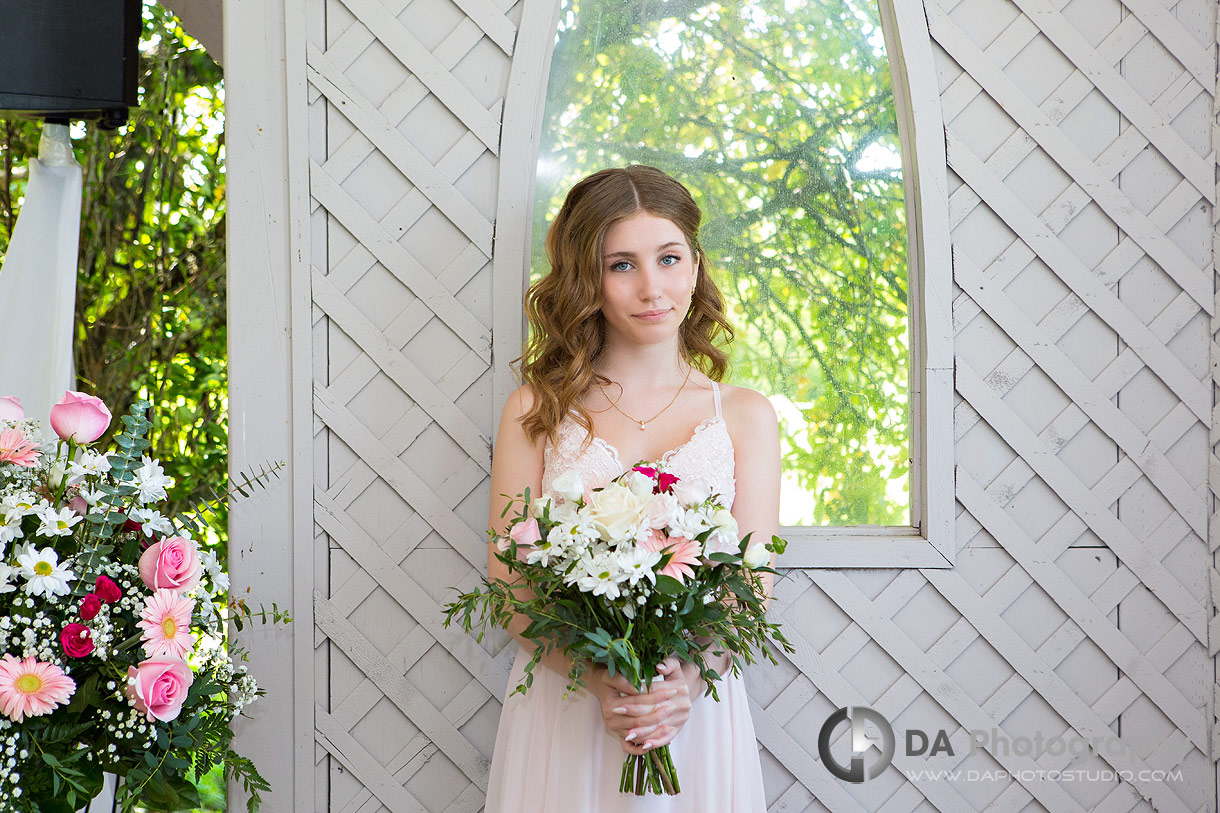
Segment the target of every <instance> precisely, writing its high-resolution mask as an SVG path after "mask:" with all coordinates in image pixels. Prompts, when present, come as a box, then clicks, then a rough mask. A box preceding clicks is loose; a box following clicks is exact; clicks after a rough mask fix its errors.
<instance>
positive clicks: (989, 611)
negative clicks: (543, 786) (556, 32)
mask: <svg viewBox="0 0 1220 813" xmlns="http://www.w3.org/2000/svg"><path fill="white" fill-rule="evenodd" d="M531 2H532V0H531ZM525 5H526V3H525V2H521V3H514V2H513V0H456V1H455V2H452V3H451V2H448V0H415V1H414V2H408V0H312V1H311V3H310V21H309V26H308V28H309V36H310V42H309V44H308V46H307V48H306V50H305V53H306V59H307V66H306V70H307V76H308V80H309V94H310V95H309V99H308V105H309V106H308V111H309V112H308V119H309V123H310V126H309V133H308V140H309V145H310V146H309V151H308V154H309V156H310V157H311V163H310V194H311V205H312V213H311V220H310V222H311V236H310V240H309V245H308V256H309V261H310V264H311V266H312V301H313V307H314V319H313V334H312V336H311V338H310V341H311V347H312V356H313V358H314V380H313V382H312V393H313V411H314V419H315V450H316V461H315V471H314V477H315V480H314V483H315V488H314V493H315V501H314V520H315V531H316V537H315V540H314V544H315V546H316V552H317V553H316V557H315V560H316V562H317V567H316V580H315V584H316V594H315V605H316V609H315V622H316V624H315V644H316V673H317V675H318V681H317V686H318V696H317V697H316V698H315V742H316V751H315V754H316V769H317V770H316V774H315V777H316V788H317V799H318V800H319V802H320V803H321V800H325V804H326V806H327V809H333V810H337V811H357V810H359V811H377V810H381V809H388V810H430V811H432V810H436V811H439V810H447V811H449V810H451V811H465V810H469V811H475V810H478V809H480V808H481V806H482V803H483V794H484V790H485V788H486V783H487V774H488V765H489V759H490V756H491V749H492V744H493V742H494V737H495V728H496V722H497V718H498V714H499V708H500V705H499V701H500V698H501V697H502V696H503V693H504V691H505V690H506V688H507V680H508V678H507V675H508V666H509V662H510V658H511V651H510V650H511V648H509V647H505V639H504V638H502V637H501V638H497V639H494V640H492V639H488V640H486V641H485V642H484V643H483V644H481V645H480V644H477V643H475V642H474V641H473V640H472V639H470V638H468V637H466V636H463V635H461V634H459V633H457V632H455V631H454V630H446V629H443V628H442V627H441V626H440V623H439V619H440V605H441V603H443V601H444V600H445V597H446V595H447V588H448V587H449V586H450V585H457V586H461V587H468V586H472V585H473V584H474V583H475V580H476V579H477V578H478V575H479V574H480V572H481V571H482V569H483V567H484V549H483V534H482V527H483V524H484V522H485V519H486V517H485V512H486V504H487V476H488V468H489V460H490V451H489V450H490V438H491V434H492V428H493V425H494V423H493V422H494V418H495V416H494V415H493V414H492V412H493V404H492V401H493V397H492V384H491V382H492V375H493V373H492V369H493V359H492V353H491V348H492V336H491V325H492V310H493V295H492V292H493V287H492V254H493V245H494V234H495V232H494V228H495V223H496V221H497V211H496V206H497V200H498V195H499V194H500V193H501V192H502V190H499V189H498V188H497V179H498V177H499V171H500V170H499V167H500V156H499V152H500V137H501V129H500V128H501V123H502V121H503V119H504V117H505V115H506V112H505V101H504V100H505V95H506V92H507V88H508V85H509V81H510V70H511V67H512V65H513V60H514V59H515V58H517V57H519V56H521V55H519V54H516V53H515V52H514V48H515V47H516V46H517V42H518V37H517V27H518V26H519V25H520V24H521V19H522V13H523V7H524V6H525ZM925 8H926V13H927V19H928V26H929V30H930V35H931V38H932V41H933V43H934V48H935V51H936V57H937V70H938V78H939V83H940V88H941V99H940V104H941V109H942V113H943V118H944V122H945V126H946V143H947V148H948V162H949V166H948V167H947V172H948V174H949V179H950V193H951V194H950V214H951V221H952V225H953V244H954V245H953V247H954V280H955V283H956V289H955V297H956V298H955V301H954V304H953V314H954V330H955V348H956V356H957V359H956V365H957V366H956V369H957V373H956V391H957V396H958V397H957V398H956V399H955V401H956V407H955V414H954V429H955V458H956V460H957V464H958V467H957V493H956V495H955V496H956V499H957V502H958V504H959V511H958V516H957V528H956V530H957V533H956V536H957V539H958V545H959V551H958V554H957V564H956V566H955V567H954V568H952V569H948V570H926V571H920V570H898V569H894V570H886V569H877V570H868V571H865V570H850V571H831V570H809V571H796V572H792V573H791V578H789V579H787V580H785V581H783V582H782V583H781V585H780V587H779V589H778V594H777V600H776V604H775V607H774V610H773V611H774V612H775V613H777V614H778V616H779V617H780V619H781V620H782V621H783V622H784V623H785V624H786V626H787V629H788V630H789V631H790V634H791V636H792V638H793V641H794V643H795V644H796V645H797V647H798V653H797V654H796V655H795V656H793V657H792V658H790V659H787V660H785V661H784V662H783V663H782V664H781V665H780V666H778V667H773V668H766V669H764V668H758V669H755V670H753V671H752V672H751V673H750V674H749V675H748V680H749V683H750V687H751V695H752V704H753V705H752V708H753V714H754V718H755V724H756V727H757V733H758V739H759V742H760V745H761V746H762V748H763V760H764V771H765V774H766V779H767V785H768V796H769V798H768V802H769V804H770V806H771V809H773V810H786V811H791V810H825V809H829V810H835V811H839V810H858V811H864V810H873V809H877V808H878V807H880V806H881V805H882V804H883V803H884V805H885V809H887V810H915V809H918V808H921V807H922V809H936V810H943V811H974V810H982V809H984V808H985V807H988V806H993V807H995V808H996V809H1014V810H1016V809H1046V810H1054V811H1060V810H1063V811H1069V810H1130V809H1151V808H1152V807H1153V806H1155V808H1156V809H1160V810H1169V811H1188V810H1200V809H1210V810H1215V809H1216V796H1215V794H1216V773H1215V765H1214V761H1213V759H1214V756H1215V755H1216V751H1217V749H1216V748H1214V747H1213V745H1212V740H1213V737H1214V736H1215V735H1216V719H1215V717H1214V711H1215V699H1216V698H1215V695H1216V693H1217V692H1220V686H1218V685H1217V683H1216V680H1215V673H1214V668H1213V660H1212V659H1213V658H1214V657H1215V655H1216V654H1217V649H1218V648H1220V627H1218V625H1220V621H1216V620H1214V617H1213V610H1212V606H1213V604H1214V600H1213V598H1212V596H1213V595H1214V594H1216V593H1220V570H1218V569H1217V568H1216V567H1215V556H1214V552H1215V550H1216V548H1217V547H1218V546H1220V534H1218V532H1217V530H1218V529H1220V524H1217V522H1216V521H1215V519H1214V512H1215V511H1216V510H1217V509H1216V506H1217V503H1216V495H1217V494H1220V435H1217V434H1216V433H1217V431H1220V430H1218V429H1217V421H1216V417H1217V416H1216V415H1215V413H1214V407H1213V405H1212V402H1213V401H1214V400H1215V398H1214V396H1213V392H1214V390H1213V391H1209V390H1212V388H1213V387H1215V384H1214V383H1213V374H1212V373H1211V371H1210V370H1209V368H1208V363H1207V362H1208V360H1209V358H1210V360H1211V361H1212V363H1213V365H1214V364H1216V363H1217V360H1220V307H1217V298H1216V294H1215V293H1214V292H1215V291H1216V289H1217V286H1216V285H1215V283H1214V276H1215V263H1214V253H1215V248H1214V246H1213V245H1212V242H1211V241H1212V235H1213V234H1215V233H1216V225H1217V224H1216V221H1215V220H1214V218H1215V215H1214V212H1215V207H1214V203H1215V199H1216V195H1217V187H1216V153H1215V146H1214V143H1213V139H1215V138H1216V137H1217V136H1216V134H1215V133H1214V132H1213V131H1212V123H1213V121H1214V117H1215V115H1216V112H1215V108H1214V104H1215V89H1216V65H1215V56H1214V45H1215V42H1216V36H1215V32H1216V28H1215V20H1214V17H1215V10H1214V8H1213V7H1211V6H1210V5H1209V4H1208V3H1207V2H1195V1H1194V0H1182V2H1179V3H1177V4H1174V3H1173V2H1171V0H1122V2H1121V3H1120V2H1114V1H1113V0H1072V2H1067V0H1012V2H1005V1H1004V0H961V2H954V0H928V2H927V3H926V4H925ZM541 61H542V60H539V62H541ZM544 79H545V77H544V76H542V75H539V76H537V77H535V80H536V81H537V82H538V83H539V86H541V83H542V82H543V81H544ZM498 273H511V271H502V272H498ZM494 304H501V303H494ZM514 304H519V303H514ZM504 361H505V360H503V359H495V364H497V365H499V364H502V363H504ZM1209 432H1210V433H1211V438H1210V446H1207V441H1206V440H1205V438H1206V437H1207V436H1208V434H1209ZM1205 447H1206V448H1210V449H1211V455H1210V456H1209V455H1207V454H1206V453H1205V452H1204V451H1203V450H1204V448H1205ZM1209 471H1210V472H1211V477H1210V480H1209V479H1208V474H1209ZM1209 484H1210V488H1209ZM1209 533H1210V536H1209ZM850 705H867V706H871V707H873V708H875V709H876V710H878V711H879V712H881V713H882V714H883V715H884V716H885V717H886V718H887V719H888V720H890V721H891V722H892V723H893V725H894V728H895V729H896V731H898V733H899V738H900V739H899V748H898V751H897V753H896V755H895V758H894V762H893V767H892V768H891V769H889V770H887V771H886V772H885V773H884V774H882V776H881V777H880V778H878V779H877V780H874V781H871V782H868V783H864V784H862V785H858V786H857V785H849V784H846V783H843V782H841V781H839V780H837V779H835V778H834V777H832V776H831V775H830V774H829V772H828V771H827V770H826V769H825V767H824V766H823V765H821V764H820V760H819V756H818V750H817V736H818V732H819V730H820V728H821V726H822V723H823V722H824V721H825V720H826V718H827V717H828V716H829V714H830V713H831V712H832V711H833V710H834V709H836V708H839V707H843V706H850ZM915 728H919V729H924V730H927V731H930V732H934V731H936V730H939V729H944V730H945V732H946V735H947V737H948V739H949V742H950V743H951V744H952V748H953V751H954V755H953V756H951V757H950V756H947V755H943V754H942V755H940V756H937V757H934V758H932V757H927V756H923V755H910V756H908V755H907V754H906V753H905V752H904V749H903V745H904V743H903V742H902V739H901V736H902V732H903V731H904V730H910V729H915ZM993 730H994V734H995V735H1003V736H1006V737H1009V738H1017V737H1029V738H1033V737H1034V736H1039V737H1045V738H1054V737H1064V738H1068V739H1071V738H1084V739H1086V740H1087V739H1092V740H1094V741H1095V742H1103V741H1105V740H1106V739H1107V738H1115V737H1116V738H1117V740H1116V742H1117V743H1118V746H1116V747H1115V748H1111V749H1106V748H1101V749H1100V750H1099V752H1088V753H1084V754H1075V753H1071V752H1069V751H1068V750H1066V749H1065V750H1063V751H1062V752H1059V753H1052V752H1050V751H1049V750H1048V751H1047V752H1045V753H1041V754H1032V753H1029V752H1025V753H1022V752H1020V751H1018V750H1015V749H1008V748H1005V747H1001V746H999V745H997V744H996V742H995V741H994V738H993V741H991V742H989V743H988V744H986V745H984V746H983V747H979V748H972V734H971V732H993ZM844 736H845V732H843V733H840V734H839V736H838V737H837V738H836V742H835V743H834V745H835V746H836V747H842V745H843V737H844ZM1069 769H1081V770H1088V771H1091V772H1093V773H1094V774H1096V775H1097V776H1101V775H1102V774H1101V772H1109V774H1107V776H1110V775H1111V774H1112V775H1113V776H1112V777H1111V778H1108V779H1100V778H1094V779H1093V780H1091V781H1063V780H1062V777H1061V776H1060V778H1059V779H1056V778H1053V777H1054V776H1055V775H1054V774H1052V773H1048V772H1052V771H1063V770H1069ZM937 770H961V771H963V772H965V771H971V770H973V771H975V772H976V773H978V774H980V775H990V776H992V777H997V776H998V777H999V778H993V779H991V780H988V781H983V780H979V781H973V782H971V781H965V782H963V781H948V780H947V779H946V777H945V776H944V775H938V774H936V773H935V771H937ZM1156 771H1177V772H1179V774H1174V775H1171V776H1170V778H1168V779H1163V778H1159V777H1157V775H1156V774H1154V772H1156ZM997 772H1003V773H1002V774H997ZM1120 777H1121V778H1120ZM1175 777H1176V778H1175ZM929 806H930V807H929Z"/></svg>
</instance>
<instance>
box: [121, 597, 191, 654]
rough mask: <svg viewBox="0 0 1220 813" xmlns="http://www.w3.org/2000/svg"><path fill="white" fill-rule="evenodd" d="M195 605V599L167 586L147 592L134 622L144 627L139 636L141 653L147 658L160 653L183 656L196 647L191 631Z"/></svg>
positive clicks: (141, 627)
mask: <svg viewBox="0 0 1220 813" xmlns="http://www.w3.org/2000/svg"><path fill="white" fill-rule="evenodd" d="M194 609H195V599H193V598H187V597H185V596H181V595H179V594H178V593H177V591H175V590H170V589H168V588H166V587H162V588H160V589H159V590H157V591H156V592H155V593H153V594H152V595H151V596H149V597H148V599H147V600H145V602H144V609H143V610H141V611H140V618H141V619H143V620H142V621H140V622H139V623H138V624H136V626H138V627H139V628H140V629H142V630H144V633H143V634H142V635H141V636H140V638H141V639H142V640H143V641H144V654H146V655H148V657H150V658H156V657H160V656H162V655H168V656H169V657H171V658H185V657H186V655H187V653H188V652H190V651H191V650H192V649H193V648H194V647H195V636H194V635H191V611H192V610H194Z"/></svg>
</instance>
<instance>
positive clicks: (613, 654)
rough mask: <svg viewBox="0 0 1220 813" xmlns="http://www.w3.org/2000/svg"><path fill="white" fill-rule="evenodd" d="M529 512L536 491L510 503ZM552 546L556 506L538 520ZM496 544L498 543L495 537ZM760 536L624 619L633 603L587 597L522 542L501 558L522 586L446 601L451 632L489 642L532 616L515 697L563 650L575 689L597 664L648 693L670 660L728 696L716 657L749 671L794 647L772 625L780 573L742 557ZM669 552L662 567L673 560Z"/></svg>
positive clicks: (521, 516)
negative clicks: (488, 635)
mask: <svg viewBox="0 0 1220 813" xmlns="http://www.w3.org/2000/svg"><path fill="white" fill-rule="evenodd" d="M518 503H520V505H521V507H520V509H519V511H518V513H517V516H516V519H515V520H514V521H513V522H514V524H516V523H518V522H524V521H526V520H527V519H528V518H529V511H528V507H527V506H528V505H529V490H528V489H527V490H526V492H525V494H524V495H518V496H517V497H516V498H513V499H511V500H510V502H509V503H508V505H506V506H505V508H504V513H503V514H502V515H501V516H507V514H508V512H509V511H510V510H511V509H512V507H513V506H514V505H516V504H518ZM537 520H538V524H539V528H540V529H542V540H543V541H544V542H545V541H546V539H547V535H548V532H549V530H550V529H549V528H548V527H547V526H549V525H550V524H551V517H550V508H549V506H548V507H547V508H546V509H545V510H544V511H543V513H542V514H540V515H539V516H538V517H537ZM711 533H712V530H711V529H709V530H707V531H704V532H703V533H702V534H700V535H699V537H697V538H696V541H698V542H699V543H700V544H701V545H702V544H704V543H705V542H706V541H707V539H708V537H709V536H710V535H711ZM489 536H490V537H491V541H492V542H495V541H496V540H497V538H498V537H496V536H495V534H492V533H490V532H489ZM750 536H751V534H746V535H745V537H743V538H742V540H741V547H740V550H739V551H738V552H737V553H713V554H711V555H710V556H709V557H708V558H709V559H710V560H712V561H714V562H716V563H717V564H720V565H723V567H706V568H702V569H701V571H700V578H699V579H695V580H691V581H687V582H681V581H678V580H677V579H675V578H673V577H672V576H665V575H658V576H657V577H656V589H655V591H651V595H649V596H647V598H646V601H645V603H644V604H642V605H637V608H636V609H634V610H633V611H632V612H633V613H634V615H635V617H634V618H628V617H626V616H625V615H624V613H623V608H624V607H626V606H628V605H627V603H619V604H618V605H617V606H616V605H615V604H614V603H608V602H603V601H599V600H597V598H596V597H594V596H592V595H590V594H589V593H585V592H582V591H578V590H575V589H573V588H572V586H571V585H569V584H567V583H566V582H565V581H564V574H562V573H560V572H558V571H556V570H554V569H551V568H548V567H546V566H543V565H541V564H530V563H528V562H526V561H524V560H523V559H522V558H521V557H520V555H519V553H520V552H521V551H520V546H518V544H517V542H516V541H515V540H511V539H510V540H508V542H507V547H506V548H505V549H504V550H502V551H497V552H496V558H497V559H499V560H500V561H501V562H503V563H504V565H505V566H506V567H507V568H508V571H509V573H510V574H511V575H512V576H513V577H515V580H514V581H512V582H509V581H504V580H502V579H486V578H485V579H484V580H483V586H482V587H480V588H478V589H475V590H473V591H470V592H467V593H463V594H462V595H460V596H459V597H458V598H457V599H456V600H454V601H452V602H450V603H449V604H446V605H445V608H444V609H445V621H444V623H445V626H449V625H450V624H451V623H452V622H453V621H454V620H455V619H459V620H460V623H461V625H462V628H463V629H464V630H465V631H467V632H471V631H474V630H476V629H477V633H476V637H477V639H478V640H479V641H482V640H483V635H484V634H485V632H486V630H487V628H488V627H489V626H492V627H499V628H501V629H504V628H507V626H508V624H509V622H510V621H512V619H513V616H515V615H522V616H525V617H526V618H528V619H529V622H530V623H529V626H527V627H526V628H525V630H524V631H523V632H522V633H521V635H522V637H523V638H528V639H529V640H531V641H534V642H536V643H537V645H538V646H537V648H536V649H535V650H534V652H533V656H532V657H531V658H530V660H529V662H528V663H527V664H526V665H525V677H524V680H523V681H522V683H521V684H520V685H519V686H517V687H516V688H515V689H514V690H513V692H514V693H522V694H523V693H525V691H526V690H527V689H529V687H530V686H531V685H533V680H534V675H533V671H534V669H535V667H537V666H538V664H539V663H541V661H542V659H543V658H544V657H545V656H546V655H547V654H548V653H550V652H552V651H554V650H556V649H558V650H560V651H562V652H563V653H564V654H565V655H567V656H568V658H570V659H571V661H572V668H571V671H570V672H569V673H568V690H569V691H576V690H578V689H580V688H583V687H584V685H585V682H584V675H585V673H586V672H587V671H588V669H589V666H590V665H591V664H600V665H603V666H605V667H606V669H607V670H608V671H609V672H610V674H611V675H615V674H620V673H621V674H622V675H624V676H625V677H626V678H627V680H629V681H630V682H631V683H632V684H633V685H635V686H644V687H647V686H648V685H650V683H651V681H652V679H653V678H654V677H655V676H656V674H657V669H656V667H657V664H659V663H660V662H661V661H663V660H664V659H665V658H667V657H669V656H670V655H676V656H677V657H678V658H680V659H681V660H684V661H688V662H690V663H693V664H694V665H696V666H697V667H699V673H700V676H701V677H702V678H703V680H704V682H705V683H706V684H707V694H709V695H711V696H712V697H713V698H714V699H716V700H719V699H720V696H719V694H718V693H717V691H716V682H717V681H718V680H719V679H720V678H721V677H722V675H720V674H719V673H718V672H716V671H715V670H714V669H712V668H711V667H710V666H709V665H708V663H707V658H706V656H707V655H709V654H711V655H716V656H719V655H721V654H723V653H725V652H728V653H729V656H730V657H729V671H730V672H731V673H732V674H734V675H740V674H741V669H742V667H743V666H745V665H747V664H752V663H757V662H758V658H757V657H756V655H755V652H757V653H758V654H759V655H761V656H762V657H763V658H764V659H766V660H767V661H769V662H770V663H776V659H775V654H774V652H773V651H772V648H771V647H772V645H778V646H779V647H781V648H782V649H783V650H784V651H785V652H792V651H794V650H793V648H792V645H791V644H789V643H788V640H787V639H786V638H785V637H784V634H783V631H782V630H781V629H780V625H779V624H778V623H775V622H771V621H768V620H767V617H766V607H765V604H764V601H765V595H766V593H765V592H764V590H763V585H762V581H761V579H760V574H762V573H770V574H773V575H775V576H779V575H781V574H779V573H778V572H777V571H775V570H773V569H772V568H770V567H768V566H765V565H763V566H759V567H757V568H749V567H746V566H744V565H743V563H742V556H743V555H744V553H745V551H746V548H747V547H748V546H749V543H750ZM785 546H786V543H785V541H784V540H783V539H781V538H780V537H778V536H773V537H771V542H770V543H768V545H767V546H766V547H767V550H768V551H771V552H774V553H777V554H778V553H783V551H784V548H785ZM670 556H671V554H665V555H663V557H662V560H661V562H660V564H659V565H658V567H659V568H660V567H664V566H665V565H666V564H668V562H669V557H670Z"/></svg>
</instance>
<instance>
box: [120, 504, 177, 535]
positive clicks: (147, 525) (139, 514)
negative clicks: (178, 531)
mask: <svg viewBox="0 0 1220 813" xmlns="http://www.w3.org/2000/svg"><path fill="white" fill-rule="evenodd" d="M128 516H129V517H131V519H132V520H133V521H135V522H138V523H140V525H141V526H142V530H143V531H144V535H145V536H147V537H148V538H150V539H151V538H152V535H153V534H154V533H159V534H161V535H162V536H173V533H174V526H173V525H172V524H171V523H170V521H169V520H168V519H166V518H165V516H164V515H163V514H161V513H160V512H159V511H154V510H153V509H151V508H133V509H132V511H131V513H130V514H128Z"/></svg>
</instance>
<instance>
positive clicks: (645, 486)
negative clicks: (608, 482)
mask: <svg viewBox="0 0 1220 813" xmlns="http://www.w3.org/2000/svg"><path fill="white" fill-rule="evenodd" d="M623 480H624V483H623V485H625V486H627V488H629V489H631V493H632V494H635V495H636V496H637V497H647V496H648V495H649V494H651V493H652V490H653V489H654V488H656V485H657V481H656V480H654V479H652V478H651V477H649V476H648V475H647V474H644V473H643V472H638V471H632V472H631V473H630V474H628V475H627V476H626V477H625V478H623Z"/></svg>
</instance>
